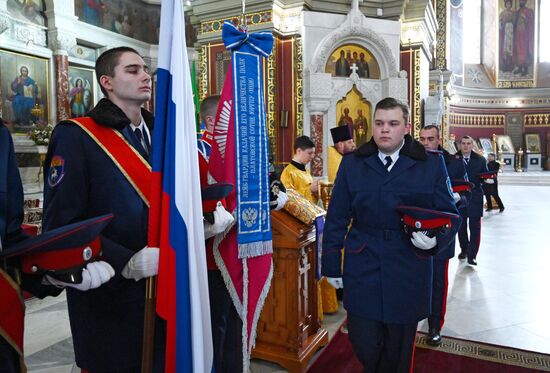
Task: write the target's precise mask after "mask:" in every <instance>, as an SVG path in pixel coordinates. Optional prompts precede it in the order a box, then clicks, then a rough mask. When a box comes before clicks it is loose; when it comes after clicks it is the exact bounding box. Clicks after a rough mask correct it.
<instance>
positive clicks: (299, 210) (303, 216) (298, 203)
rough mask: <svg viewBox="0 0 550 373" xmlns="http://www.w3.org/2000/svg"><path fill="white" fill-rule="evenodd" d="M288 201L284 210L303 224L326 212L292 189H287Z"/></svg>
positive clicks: (309, 222)
mask: <svg viewBox="0 0 550 373" xmlns="http://www.w3.org/2000/svg"><path fill="white" fill-rule="evenodd" d="M286 194H287V195H288V201H287V203H286V204H285V207H284V208H285V210H286V211H287V212H288V213H289V214H290V215H292V216H294V217H295V218H296V219H298V220H300V221H301V222H302V223H304V224H308V225H310V224H313V221H314V220H315V218H317V217H318V216H322V215H325V214H326V211H325V210H323V209H322V208H320V207H319V206H317V205H314V204H313V203H311V202H309V201H308V200H307V199H306V198H305V197H304V196H302V195H301V194H300V193H298V192H296V191H295V190H293V189H287V190H286Z"/></svg>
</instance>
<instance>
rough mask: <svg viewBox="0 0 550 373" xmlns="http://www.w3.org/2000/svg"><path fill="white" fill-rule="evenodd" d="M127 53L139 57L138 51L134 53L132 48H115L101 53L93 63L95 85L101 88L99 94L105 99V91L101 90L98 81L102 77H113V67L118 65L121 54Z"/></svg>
mask: <svg viewBox="0 0 550 373" xmlns="http://www.w3.org/2000/svg"><path fill="white" fill-rule="evenodd" d="M127 52H130V53H135V54H137V55H138V56H140V54H139V53H138V51H136V50H135V49H134V48H130V47H117V48H112V49H109V50H106V51H105V52H103V53H101V55H100V56H99V57H98V58H97V60H96V61H95V76H96V79H97V83H98V84H99V87H100V88H101V92H103V94H104V95H105V96H106V97H108V95H107V90H106V89H105V88H103V86H102V85H101V81H100V79H101V77H102V76H103V75H106V76H110V77H113V76H115V67H116V66H117V65H118V61H119V59H120V56H121V55H122V54H123V53H127Z"/></svg>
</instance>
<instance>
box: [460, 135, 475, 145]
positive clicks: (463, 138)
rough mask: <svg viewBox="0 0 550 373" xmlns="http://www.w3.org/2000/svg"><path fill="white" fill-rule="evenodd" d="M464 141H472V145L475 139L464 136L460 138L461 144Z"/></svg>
mask: <svg viewBox="0 0 550 373" xmlns="http://www.w3.org/2000/svg"><path fill="white" fill-rule="evenodd" d="M462 140H470V141H471V142H472V143H473V142H474V138H473V137H472V136H468V135H464V136H462V137H461V138H460V142H462Z"/></svg>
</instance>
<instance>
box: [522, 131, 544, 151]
mask: <svg viewBox="0 0 550 373" xmlns="http://www.w3.org/2000/svg"><path fill="white" fill-rule="evenodd" d="M540 148H541V146H540V137H539V134H538V133H528V134H526V135H525V149H526V151H527V153H540Z"/></svg>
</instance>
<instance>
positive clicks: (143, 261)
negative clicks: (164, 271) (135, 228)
mask: <svg viewBox="0 0 550 373" xmlns="http://www.w3.org/2000/svg"><path fill="white" fill-rule="evenodd" d="M158 271H159V248H158V247H148V246H145V247H144V248H143V249H141V250H139V251H138V252H137V253H135V254H134V256H132V257H131V258H130V260H129V261H128V263H126V265H125V266H124V268H123V269H122V276H124V277H126V278H127V279H134V280H135V281H139V280H141V279H142V278H146V277H152V276H156V275H157V273H158Z"/></svg>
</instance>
